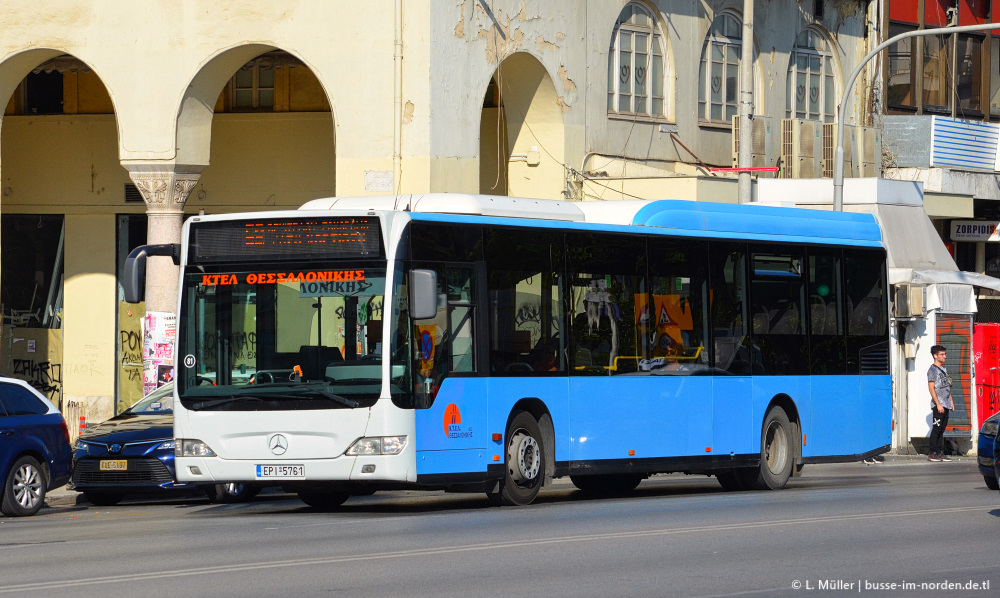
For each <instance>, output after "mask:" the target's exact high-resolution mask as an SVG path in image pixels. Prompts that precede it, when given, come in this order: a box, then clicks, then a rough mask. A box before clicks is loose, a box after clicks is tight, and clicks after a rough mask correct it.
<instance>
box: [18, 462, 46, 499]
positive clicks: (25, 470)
mask: <svg viewBox="0 0 1000 598" xmlns="http://www.w3.org/2000/svg"><path fill="white" fill-rule="evenodd" d="M41 495H42V482H41V476H40V475H39V472H38V470H37V469H35V468H34V467H32V466H30V465H24V466H22V467H21V468H19V469H18V470H17V473H15V474H14V500H16V501H17V504H19V505H21V506H22V507H23V508H26V509H30V508H32V507H34V506H35V504H36V503H38V501H39V500H40V499H41Z"/></svg>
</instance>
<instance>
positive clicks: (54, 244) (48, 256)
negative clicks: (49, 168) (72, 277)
mask: <svg viewBox="0 0 1000 598" xmlns="http://www.w3.org/2000/svg"><path fill="white" fill-rule="evenodd" d="M0 228H2V231H0V254H2V256H3V262H2V265H0V301H2V302H3V323H4V325H5V326H13V327H16V328H61V327H62V296H63V294H62V278H63V239H64V227H63V217H62V216H61V215H56V216H41V215H34V214H24V215H22V214H4V215H3V217H2V218H0Z"/></svg>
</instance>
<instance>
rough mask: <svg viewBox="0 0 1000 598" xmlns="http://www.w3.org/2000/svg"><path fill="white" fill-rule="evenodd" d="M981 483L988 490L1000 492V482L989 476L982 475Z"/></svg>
mask: <svg viewBox="0 0 1000 598" xmlns="http://www.w3.org/2000/svg"><path fill="white" fill-rule="evenodd" d="M983 481H984V482H986V487H987V488H989V489H990V490H1000V481H998V480H997V479H996V478H995V477H993V476H991V475H984V476H983Z"/></svg>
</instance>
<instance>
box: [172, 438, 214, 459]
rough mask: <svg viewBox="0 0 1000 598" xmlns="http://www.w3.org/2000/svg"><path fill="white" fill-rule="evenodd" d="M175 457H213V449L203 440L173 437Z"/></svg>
mask: <svg viewBox="0 0 1000 598" xmlns="http://www.w3.org/2000/svg"><path fill="white" fill-rule="evenodd" d="M174 442H175V443H176V444H175V445H174V456H175V457H215V456H216V455H215V451H213V450H212V448H211V447H210V446H208V445H207V444H205V443H204V442H202V441H200V440H197V439H194V438H175V439H174Z"/></svg>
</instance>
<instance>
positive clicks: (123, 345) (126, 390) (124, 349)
mask: <svg viewBox="0 0 1000 598" xmlns="http://www.w3.org/2000/svg"><path fill="white" fill-rule="evenodd" d="M143 313H144V312H143V305H142V304H141V303H140V304H133V303H125V302H119V303H118V404H117V405H115V413H121V412H122V411H124V410H125V409H127V408H129V407H131V406H132V405H133V404H135V402H136V401H138V400H139V399H141V398H142V395H143V392H142V391H143V390H144V389H143V380H142V377H143V376H142V373H143V369H142V325H143Z"/></svg>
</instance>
